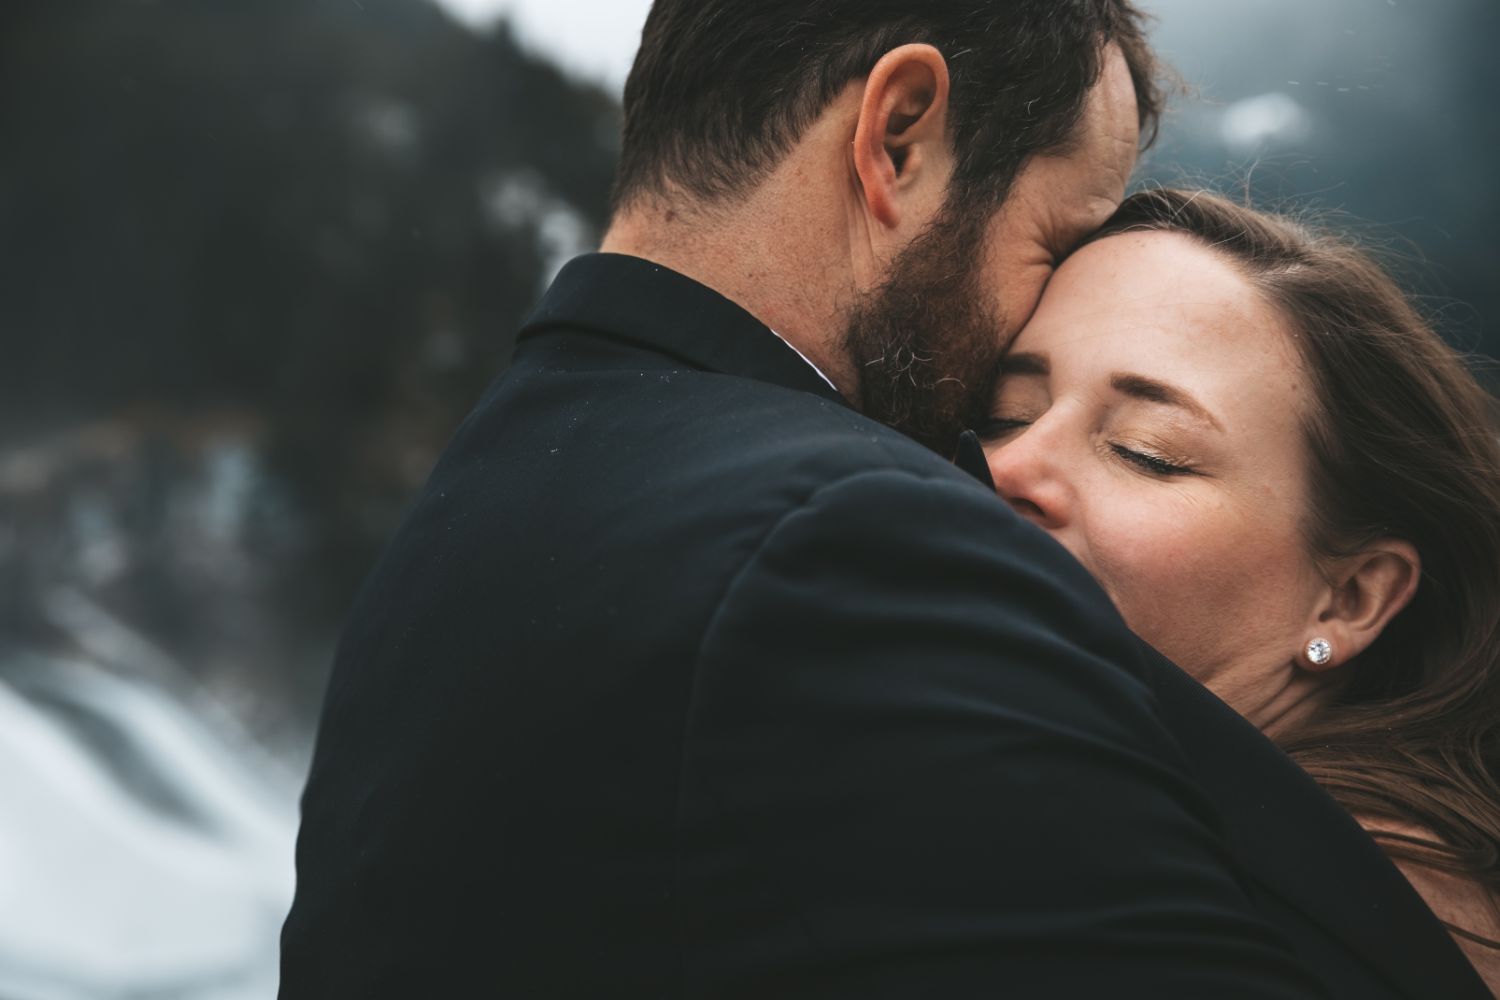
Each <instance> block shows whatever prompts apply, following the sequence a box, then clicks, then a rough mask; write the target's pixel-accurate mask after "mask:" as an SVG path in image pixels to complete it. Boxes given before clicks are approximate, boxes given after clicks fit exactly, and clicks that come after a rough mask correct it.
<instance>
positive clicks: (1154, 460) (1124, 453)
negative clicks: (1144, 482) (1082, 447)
mask: <svg viewBox="0 0 1500 1000" xmlns="http://www.w3.org/2000/svg"><path fill="white" fill-rule="evenodd" d="M1109 448H1110V451H1112V452H1114V454H1115V455H1116V456H1117V457H1118V458H1120V459H1121V460H1122V461H1124V462H1127V463H1129V464H1130V465H1132V466H1134V467H1135V468H1136V469H1138V470H1140V471H1141V472H1145V473H1147V474H1149V475H1153V476H1161V477H1164V478H1176V477H1179V476H1196V475H1199V472H1198V470H1196V469H1194V468H1193V467H1192V466H1190V465H1185V464H1179V463H1177V462H1173V461H1169V460H1168V459H1165V458H1162V457H1161V456H1160V455H1155V454H1152V453H1151V452H1149V451H1142V450H1140V449H1137V448H1128V447H1126V446H1125V445H1123V444H1111V445H1110V446H1109Z"/></svg>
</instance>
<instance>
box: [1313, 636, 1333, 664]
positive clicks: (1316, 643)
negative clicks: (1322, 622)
mask: <svg viewBox="0 0 1500 1000" xmlns="http://www.w3.org/2000/svg"><path fill="white" fill-rule="evenodd" d="M1332 659H1333V643H1331V642H1329V641H1328V640H1327V639H1314V640H1313V641H1312V642H1310V643H1308V644H1307V660H1308V662H1309V663H1311V664H1312V665H1313V666H1315V667H1326V666H1328V663H1329V661H1330V660H1332Z"/></svg>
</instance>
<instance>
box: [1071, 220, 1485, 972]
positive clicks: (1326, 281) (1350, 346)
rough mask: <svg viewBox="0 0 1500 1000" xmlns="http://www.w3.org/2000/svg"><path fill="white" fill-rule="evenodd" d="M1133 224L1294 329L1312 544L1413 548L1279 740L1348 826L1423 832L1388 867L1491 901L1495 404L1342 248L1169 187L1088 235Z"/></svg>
mask: <svg viewBox="0 0 1500 1000" xmlns="http://www.w3.org/2000/svg"><path fill="white" fill-rule="evenodd" d="M1136 231H1169V232H1177V233H1183V234H1186V235H1189V236H1191V237H1194V238H1196V239H1198V240H1200V241H1202V242H1203V243H1204V244H1205V245H1207V246H1209V247H1211V248H1212V249H1213V250H1214V251H1215V252H1217V253H1219V254H1221V255H1223V256H1224V257H1225V258H1226V259H1228V260H1229V261H1230V262H1232V263H1233V264H1234V265H1235V266H1236V267H1238V268H1239V270H1240V272H1241V273H1242V274H1244V275H1245V276H1246V278H1247V279H1248V280H1249V281H1250V282H1251V283H1252V284H1253V285H1254V286H1255V287H1256V288H1257V289H1258V290H1259V291H1260V292H1261V294H1263V295H1264V296H1265V297H1266V299H1267V300H1268V301H1269V302H1271V303H1272V304H1273V305H1274V306H1275V307H1276V308H1277V309H1278V310H1279V311H1280V313H1281V315H1282V316H1283V317H1284V318H1285V319H1286V320H1287V321H1288V323H1289V324H1290V330H1291V332H1292V336H1293V338H1294V340H1295V345H1296V347H1297V349H1298V350H1299V352H1300V354H1301V358H1302V361H1303V364H1304V365H1305V366H1306V369H1307V372H1308V374H1309V376H1310V383H1311V387H1310V390H1309V392H1310V399H1309V403H1310V405H1309V406H1308V413H1309V417H1308V420H1307V428H1306V430H1307V439H1308V442H1309V445H1310V455H1311V468H1310V470H1309V477H1310V481H1311V484H1312V498H1313V499H1312V504H1311V508H1312V509H1311V510H1309V511H1308V519H1307V525H1306V532H1307V536H1308V541H1309V544H1310V546H1311V547H1312V549H1313V551H1314V552H1315V553H1317V554H1318V555H1319V556H1322V557H1325V558H1336V557H1338V556H1340V555H1347V554H1351V553H1353V552H1356V551H1358V550H1359V549H1360V548H1362V547H1363V546H1365V545H1367V544H1368V543H1370V542H1372V541H1374V540H1375V539H1377V538H1381V537H1392V538H1400V539H1404V540H1405V541H1407V542H1409V543H1411V544H1412V545H1414V546H1415V547H1416V548H1417V551H1418V553H1419V554H1420V556H1421V560H1422V576H1421V581H1420V583H1419V585H1418V587H1417V591H1416V595H1415V597H1414V598H1413V600H1412V602H1411V604H1410V605H1408V606H1407V608H1406V609H1405V610H1403V611H1402V612H1401V613H1400V614H1398V615H1397V616H1396V617H1395V618H1394V619H1393V620H1392V621H1391V623H1390V624H1389V625H1388V626H1387V627H1386V629H1385V631H1384V632H1383V633H1382V634H1381V635H1380V637H1379V638H1378V639H1377V640H1376V641H1375V642H1374V644H1373V645H1371V647H1370V648H1369V649H1368V650H1366V651H1365V652H1364V653H1363V654H1361V655H1360V656H1359V657H1358V658H1356V659H1355V660H1354V661H1353V662H1352V664H1351V665H1350V666H1351V668H1352V676H1351V678H1350V680H1349V681H1348V683H1347V686H1346V687H1344V688H1343V689H1342V691H1341V693H1340V694H1339V696H1338V698H1337V699H1336V700H1335V701H1334V702H1333V703H1331V704H1329V705H1328V706H1327V707H1326V709H1324V710H1322V711H1320V712H1319V713H1318V714H1317V715H1315V716H1314V717H1313V718H1312V719H1311V720H1310V722H1309V723H1307V724H1306V725H1304V726H1302V727H1300V728H1299V729H1298V730H1296V731H1295V732H1288V733H1286V734H1284V735H1283V736H1281V737H1280V738H1279V740H1278V741H1279V742H1280V743H1281V745H1282V747H1283V749H1285V750H1286V751H1287V752H1288V753H1289V754H1290V755H1291V756H1292V757H1293V759H1295V760H1296V761H1297V762H1298V763H1299V764H1300V765H1301V766H1302V767H1303V768H1304V769H1306V770H1307V771H1308V772H1309V773H1310V774H1311V775H1312V776H1313V777H1314V778H1315V779H1317V780H1318V781H1319V782H1320V783H1321V784H1322V785H1323V787H1324V788H1326V789H1327V790H1328V791H1329V792H1330V793H1331V794H1332V795H1333V797H1334V798H1335V799H1337V800H1338V801H1339V802H1340V803H1341V804H1342V805H1343V806H1344V807H1345V808H1346V809H1348V810H1349V811H1350V812H1351V813H1353V814H1354V815H1356V816H1359V817H1363V818H1368V819H1385V820H1396V821H1398V822H1400V823H1402V824H1411V825H1413V826H1415V827H1416V828H1418V829H1420V830H1422V831H1425V833H1426V834H1429V835H1430V838H1429V837H1427V836H1423V837H1409V836H1404V835H1398V834H1380V833H1376V834H1375V836H1376V838H1377V839H1378V840H1380V841H1381V842H1382V845H1383V846H1384V847H1385V848H1386V850H1387V852H1388V853H1389V854H1391V855H1392V856H1393V857H1396V858H1400V859H1404V860H1408V861H1413V862H1417V863H1420V864H1423V865H1427V866H1429V867H1433V868H1437V869H1440V870H1444V871H1449V872H1454V873H1457V874H1460V875H1463V876H1465V877H1467V878H1469V879H1472V880H1474V881H1476V882H1478V883H1479V884H1481V885H1482V886H1483V887H1484V888H1485V889H1487V890H1488V891H1489V892H1490V893H1492V894H1494V893H1497V892H1500V784H1497V781H1496V776H1497V774H1500V432H1497V423H1496V419H1495V415H1496V408H1495V402H1494V399H1493V398H1492V397H1491V396H1490V395H1489V394H1488V393H1487V392H1486V391H1485V390H1484V388H1483V387H1482V386H1481V385H1480V383H1479V381H1478V380H1477V379H1476V378H1475V376H1474V374H1473V373H1472V372H1471V371H1470V370H1469V369H1468V368H1467V367H1466V365H1465V364H1464V361H1463V359H1462V358H1461V357H1460V356H1459V355H1458V354H1457V353H1456V352H1455V351H1454V350H1453V349H1452V348H1450V347H1449V346H1448V345H1447V344H1446V343H1444V341H1443V340H1442V338H1441V337H1439V336H1438V334H1437V333H1436V332H1435V331H1434V329H1433V327H1432V326H1431V325H1429V324H1428V323H1427V322H1426V321H1424V319H1423V318H1422V316H1421V315H1420V313H1419V311H1418V310H1417V309H1416V308H1415V307H1414V305H1413V304H1412V301H1411V300H1410V299H1409V298H1408V297H1407V296H1406V295H1404V294H1403V293H1402V291H1401V289H1400V287H1399V286H1398V285H1397V283H1396V282H1395V280H1394V279H1393V278H1392V277H1391V276H1390V274H1389V273H1388V272H1387V271H1386V270H1385V269H1384V268H1383V267H1382V266H1381V265H1380V263H1378V261H1377V260H1376V258H1375V257H1374V256H1373V255H1372V254H1370V253H1368V252H1366V251H1364V250H1362V249H1361V248H1360V247H1359V246H1358V245H1357V244H1356V243H1355V242H1354V241H1353V240H1351V239H1349V238H1347V237H1343V236H1339V235H1336V234H1334V233H1332V232H1328V231H1325V230H1323V229H1320V228H1317V227H1314V226H1310V225H1306V224H1303V223H1301V222H1298V221H1296V220H1294V219H1291V218H1287V217H1283V216H1275V215H1267V214H1264V213H1260V212H1257V211H1254V210H1252V209H1249V208H1245V207H1242V206H1240V205H1237V204H1235V203H1233V202H1231V201H1228V200H1226V199H1224V198H1221V197H1218V196H1216V195H1213V194H1208V193H1205V192H1198V193H1189V192H1183V191H1172V190H1158V191H1147V192H1143V193H1141V194H1137V195H1134V196H1132V197H1131V198H1129V199H1127V200H1126V202H1125V204H1124V205H1122V206H1121V207H1120V210H1119V212H1118V213H1117V214H1116V216H1115V217H1114V219H1113V220H1112V221H1111V222H1110V223H1109V224H1108V225H1107V226H1106V227H1105V229H1104V230H1103V232H1102V233H1101V236H1104V235H1111V234H1114V233H1120V232H1136ZM1454 930H1456V931H1458V932H1459V933H1460V934H1464V936H1467V937H1473V936H1474V935H1472V934H1467V933H1465V932H1464V931H1463V929H1462V928H1454ZM1479 940H1483V939H1479ZM1485 943H1489V944H1492V945H1493V944H1495V943H1494V942H1485Z"/></svg>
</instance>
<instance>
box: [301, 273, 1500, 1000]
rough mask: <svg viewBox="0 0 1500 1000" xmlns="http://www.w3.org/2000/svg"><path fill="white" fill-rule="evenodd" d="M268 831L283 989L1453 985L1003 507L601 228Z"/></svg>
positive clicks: (748, 993)
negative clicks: (288, 848)
mask: <svg viewBox="0 0 1500 1000" xmlns="http://www.w3.org/2000/svg"><path fill="white" fill-rule="evenodd" d="M975 471H976V472H977V471H979V470H977V469H976V470H975ZM297 862H298V888H297V896H296V901H295V904H294V906H293V908H292V912H291V914H290V916H289V917H288V919H287V923H286V927H285V931H284V935H283V984H282V992H281V995H282V997H283V998H285V1000H301V998H308V1000H330V998H345V997H347V998H354V997H359V998H377V997H378V998H385V997H390V998H396V997H400V998H411V997H466V998H467V997H516V998H533V997H558V998H574V997H577V998H583V997H591V998H592V997H667V998H683V1000H688V998H691V1000H700V998H702V1000H707V998H747V1000H748V998H799V997H807V998H814V997H816V998H825V1000H838V998H849V1000H854V998H861V1000H867V998H884V997H891V998H896V997H900V998H917V997H921V998H928V997H931V998H954V1000H957V998H967V997H975V998H978V997H985V998H993V997H1037V998H1068V997H1080V998H1083V997H1088V998H1093V997H1137V996H1138V997H1151V998H1176V997H1181V998H1205V1000H1229V998H1286V1000H1291V998H1306V997H1320V996H1336V997H1347V998H1350V1000H1354V998H1358V1000H1378V998H1384V997H1406V998H1410V1000H1419V998H1420V1000H1432V998H1437V997H1444V998H1466V997H1481V996H1484V995H1485V994H1484V993H1483V992H1480V991H1481V990H1482V987H1480V986H1479V985H1478V980H1477V978H1476V977H1474V974H1473V973H1472V971H1471V970H1469V969H1468V967H1467V965H1466V964H1464V961H1463V959H1462V957H1461V955H1460V954H1459V953H1458V951H1457V949H1456V947H1455V946H1454V945H1453V944H1452V942H1451V941H1449V940H1448V938H1447V936H1446V934H1445V933H1444V931H1443V929H1442V928H1441V926H1439V925H1438V924H1437V923H1436V921H1435V920H1434V919H1433V918H1432V916H1431V914H1430V913H1428V912H1427V911H1426V909H1425V907H1423V906H1422V904H1421V902H1420V901H1419V900H1418V899H1417V898H1416V897H1415V896H1414V895H1413V894H1412V892H1411V890H1410V889H1409V888H1407V887H1406V885H1405V883H1404V882H1403V881H1402V880H1401V878H1400V876H1399V874H1398V873H1396V872H1395V871H1394V869H1392V868H1391V866H1390V865H1389V864H1388V863H1387V862H1386V861H1385V860H1384V859H1383V858H1382V857H1381V855H1380V854H1379V852H1378V850H1376V849H1375V847H1374V846H1373V844H1371V843H1370V841H1369V839H1368V838H1367V837H1365V836H1364V834H1363V833H1362V832H1361V831H1360V830H1359V829H1358V827H1357V826H1355V824H1354V823H1353V822H1352V821H1350V820H1349V819H1348V817H1346V816H1344V815H1343V814H1342V813H1341V812H1340V811H1339V810H1338V808H1337V807H1336V806H1334V805H1333V803H1332V802H1331V801H1329V800H1328V799H1327V798H1326V797H1324V796H1323V795H1322V793H1321V792H1319V791H1318V790H1317V789H1316V788H1315V787H1314V786H1312V785H1311V783H1310V782H1308V781H1307V780H1306V779H1305V778H1304V777H1303V776H1302V775H1301V774H1300V772H1298V771H1297V769H1296V768H1295V767H1294V766H1292V765H1291V764H1290V762H1288V761H1287V760H1286V759H1285V758H1284V757H1282V756H1281V755H1280V754H1279V753H1278V752H1277V751H1276V750H1275V749H1274V748H1272V747H1271V746H1270V745H1269V744H1268V743H1267V742H1266V741H1265V740H1264V739H1262V738H1261V736H1260V734H1259V733H1257V732H1255V731H1254V730H1253V729H1251V728H1250V727H1249V726H1247V725H1245V724H1244V723H1243V722H1241V721H1240V720H1239V718H1238V717H1237V716H1235V715H1234V714H1233V713H1232V712H1230V711H1229V710H1228V709H1227V708H1225V707H1224V706H1223V705H1222V704H1221V703H1219V702H1218V701H1217V700H1215V699H1214V698H1213V697H1212V696H1210V695H1208V694H1207V693H1206V692H1204V691H1203V690H1202V689H1201V688H1199V686H1198V685H1196V684H1194V683H1193V682H1192V681H1191V680H1190V679H1188V678H1187V677H1186V676H1185V675H1183V674H1181V672H1180V671H1178V670H1177V669H1176V668H1175V667H1173V666H1172V665H1171V664H1168V663H1166V662H1164V661H1162V660H1160V659H1159V658H1158V657H1156V656H1155V655H1154V654H1153V653H1151V651H1150V650H1148V649H1146V648H1144V647H1143V646H1142V645H1141V644H1140V643H1139V641H1138V640H1136V639H1135V638H1134V637H1133V636H1131V634H1130V633H1129V632H1127V631H1126V629H1125V628H1124V626H1123V625H1122V623H1121V622H1120V620H1119V618H1118V617H1117V615H1116V612H1115V611H1114V609H1113V608H1112V606H1111V605H1110V603H1109V601H1108V600H1107V599H1106V598H1105V596H1104V594H1103V593H1102V592H1101V591H1100V590H1099V589H1098V587H1097V586H1096V585H1095V583H1094V582H1093V581H1092V580H1091V579H1090V577H1089V576H1088V575H1087V574H1086V573H1085V572H1084V571H1083V570H1082V569H1081V568H1080V567H1079V566H1078V565H1077V564H1076V563H1075V562H1074V561H1073V560H1072V559H1071V558H1069V557H1068V555H1067V554H1066V553H1065V552H1064V551H1063V550H1062V549H1061V548H1059V547H1058V546H1057V545H1056V544H1055V543H1054V542H1052V541H1051V540H1050V539H1049V538H1047V537H1046V535H1045V534H1043V533H1042V532H1040V531H1038V530H1037V529H1035V528H1034V527H1033V526H1031V525H1029V524H1027V523H1025V522H1024V521H1023V520H1022V519H1020V518H1019V517H1017V516H1016V515H1014V514H1013V513H1012V512H1011V511H1010V510H1009V509H1008V508H1007V506H1006V505H1005V504H1003V503H1001V502H1000V501H999V500H998V499H997V498H996V497H995V496H994V494H993V492H992V491H991V490H990V489H988V488H987V487H986V486H985V485H984V484H983V483H982V482H979V481H976V478H975V477H974V476H972V475H970V474H968V473H966V472H964V471H962V470H960V469H958V468H955V467H954V466H953V465H952V464H950V463H949V462H946V461H943V460H942V459H940V458H939V457H937V456H935V455H933V454H931V453H929V452H927V451H925V450H923V449H922V448H920V447H918V446H917V445H915V444H913V443H912V442H910V441H908V440H907V439H905V438H903V437H901V436H900V435H898V434H896V433H894V432H892V431H890V430H888V429H886V428H884V427H881V426H879V425H877V424H875V423H874V422H872V421H870V420H868V419H866V418H864V417H863V416H861V415H860V414H858V413H856V412H855V411H854V410H853V409H851V408H850V407H849V406H847V405H846V404H845V402H844V401H843V400H842V399H841V398H840V397H839V396H838V394H837V393H836V392H835V391H834V390H833V389H832V388H831V387H829V386H828V385H827V384H826V383H825V382H824V381H823V380H822V379H821V378H820V377H819V376H818V375H817V374H816V373H815V372H814V371H813V370H812V369H811V368H810V367H809V366H808V365H807V364H806V363H805V362H804V361H803V360H802V359H800V358H799V357H798V356H797V355H796V353H795V352H794V351H792V350H791V348H789V347H788V346H787V345H786V344H784V343H782V342H781V341H780V340H778V339H777V338H776V337H775V336H774V335H773V334H772V333H771V332H770V331H769V330H767V329H766V328H765V327H764V326H762V325H761V324H760V323H759V322H757V321H756V320H755V319H754V318H753V317H751V316H750V315H749V314H747V313H746V312H744V311H743V310H741V309H740V308H739V307H738V306H736V305H734V304H733V303H731V302H729V301H727V300H725V299H723V298H722V297H720V296H719V295H717V294H715V293H714V292H712V291H710V290H709V289H707V288H704V287H703V286H701V285H698V284H696V283H694V282H692V281H690V280H689V279H687V278H685V277H683V276H681V275H678V274H675V273H673V272H671V271H668V270H666V269H664V268H661V267H658V266H656V265H653V264H650V263H648V262H645V261H642V260H638V259H635V258H628V257H620V256H610V255H594V256H591V257H586V258H581V259H579V260H578V261H575V262H574V263H572V264H570V265H569V266H568V268H566V269H565V270H564V272H563V273H562V274H561V275H560V276H559V278H558V279H557V282H556V283H555V285H554V287H553V288H552V290H551V291H550V292H549V293H548V294H547V296H546V297H545V299H544V300H543V302H542V303H541V305H540V307H539V308H538V310H537V311H536V313H535V315H534V316H533V317H532V319H531V321H530V323H529V324H528V326H527V327H526V329H525V331H524V334H523V338H522V340H521V342H520V346H519V348H518V350H517V354H516V357H515V359H514V362H513V364H512V365H511V366H510V368H509V369H508V370H507V371H506V372H505V374H504V375H503V376H502V377H500V378H499V379H498V380H497V381H496V383H495V384H494V385H493V386H492V388H491V389H490V391H489V392H488V393H487V394H486V396H485V397H484V398H483V399H482V400H481V402H480V403H479V405H478V407H477V409H476V410H475V411H474V413H473V414H472V415H471V416H470V418H469V419H468V421H467V422H466V423H465V424H464V425H463V427H462V428H461V429H460V430H459V432H458V434H457V436H456V437H455V439H454V441H453V443H452V445H451V446H450V447H449V449H448V450H447V452H446V454H445V455H444V457H443V458H442V460H441V462H440V463H439V465H438V467H437V469H436V471H435V472H434V474H433V476H432V479H431V481H430V482H429V483H428V485H427V487H426V489H425V490H424V491H423V493H422V495H421V497H420V499H419V500H418V501H417V503H416V505H415V507H414V509H413V510H412V511H411V513H410V515H409V517H408V518H407V520H406V522H405V524H404V526H403V527H402V528H401V529H400V531H399V533H398V534H397V536H396V537H395V539H394V540H393V541H392V542H391V544H390V546H389V548H388V550H387V551H386V553H385V554H384V556H383V557H382V559H381V561H380V562H379V564H378V565H377V567H376V568H375V570H374V571H373V573H372V574H371V576H370V577H369V579H368V581H367V582H366V584H365V586H364V588H363V590H362V592H361V594H360V597H359V599H358V602H357V604H356V606H355V608H354V610H353V613H352V615H351V617H350V619H349V623H348V626H347V631H346V633H345V635H344V638H343V641H342V644H341V646H340V649H339V653H338V658H337V663H336V666H335V670H334V674H333V679H332V682H331V685H330V687H329V691H328V697H327V704H326V709H325V713H324V717H323V722H322V728H321V732H320V736H319V741H318V746H317V751H316V756H315V760H314V763H313V768H312V773H311V777H310V780H309V782H308V785H307V790H306V794H305V797H304V800H303V826H302V832H301V836H300V839H299V842H298V851H297Z"/></svg>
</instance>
